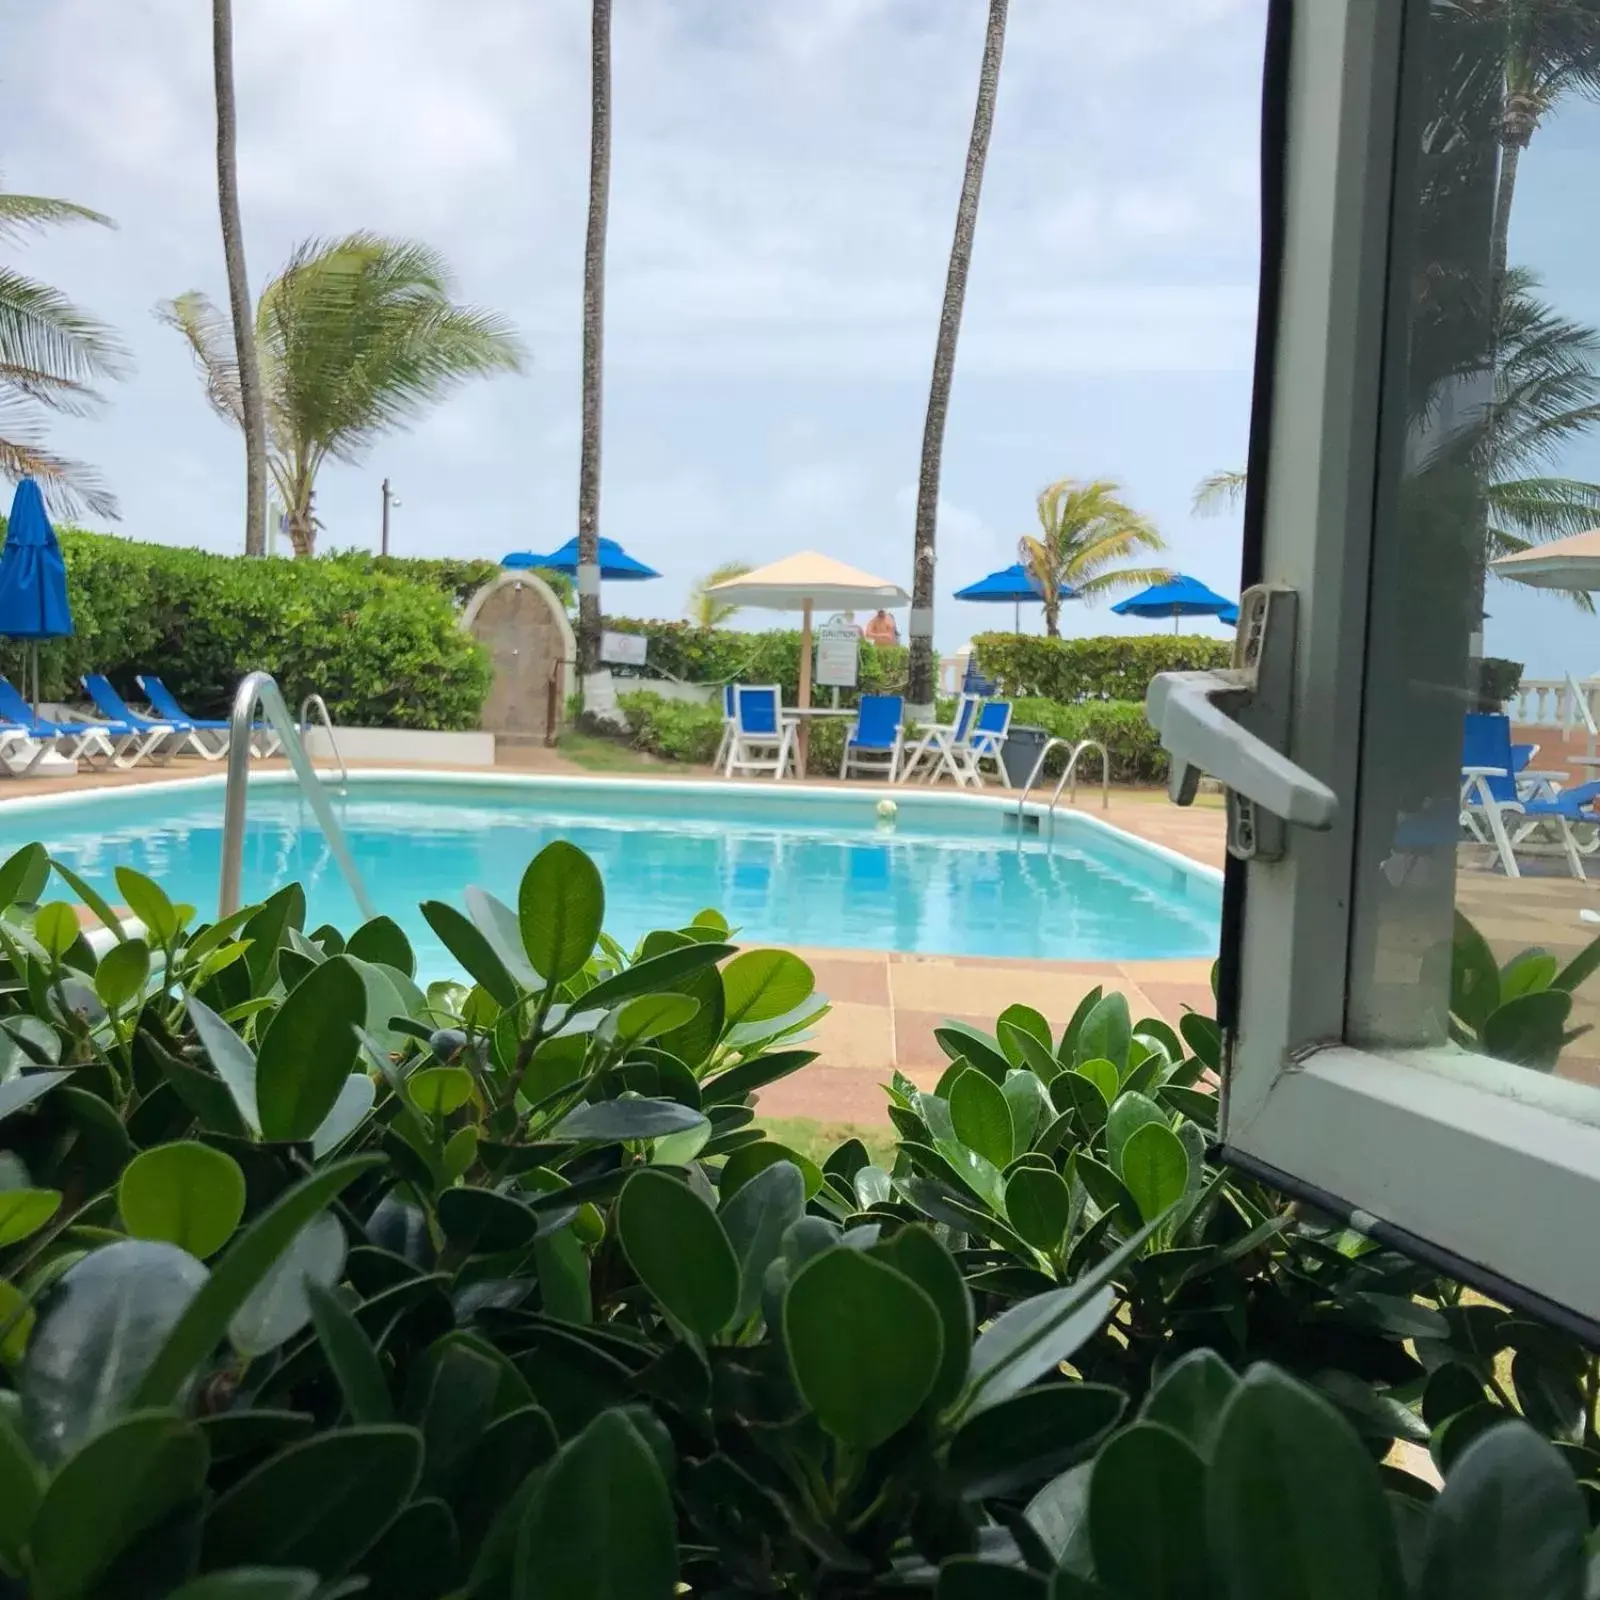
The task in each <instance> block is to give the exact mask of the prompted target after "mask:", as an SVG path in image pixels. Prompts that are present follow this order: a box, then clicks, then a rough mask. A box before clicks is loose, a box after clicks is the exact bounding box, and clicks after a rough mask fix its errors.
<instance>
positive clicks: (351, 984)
mask: <svg viewBox="0 0 1600 1600" xmlns="http://www.w3.org/2000/svg"><path fill="white" fill-rule="evenodd" d="M366 1009H367V998H366V989H365V986H364V985H363V984H362V981H361V975H360V973H359V972H358V971H357V970H356V968H355V966H354V965H352V963H351V962H350V960H349V959H348V958H347V957H345V956H334V957H332V958H331V959H330V960H328V961H324V962H323V963H322V965H321V966H319V967H316V968H314V969H313V970H312V971H311V972H310V973H308V974H307V975H306V977H304V978H303V979H302V980H301V981H300V982H299V983H298V984H297V985H296V986H295V987H294V988H293V989H291V990H290V991H289V993H288V995H286V996H285V998H284V1001H283V1004H282V1005H281V1006H280V1007H279V1008H278V1010H277V1012H276V1014H275V1015H274V1016H273V1018H272V1021H271V1022H269V1023H268V1024H267V1030H266V1032H265V1034H263V1035H262V1039H261V1048H260V1049H259V1050H258V1051H257V1052H256V1106H257V1109H258V1110H259V1112H260V1115H261V1134H262V1137H263V1138H266V1139H309V1138H310V1137H311V1136H312V1135H313V1134H314V1133H315V1132H316V1131H317V1129H318V1127H320V1126H321V1124H322V1121H323V1119H324V1118H325V1117H326V1116H327V1115H328V1113H329V1112H330V1111H331V1110H332V1109H333V1106H334V1102H335V1101H336V1100H338V1098H339V1091H340V1090H341V1089H342V1088H343V1087H344V1084H345V1079H346V1078H348V1077H349V1076H350V1070H351V1068H352V1067H354V1065H355V1063H356V1055H357V1051H358V1050H359V1045H358V1043H357V1039H356V1029H357V1028H358V1027H359V1026H360V1025H361V1023H362V1021H363V1019H364V1018H365V1016H366Z"/></svg>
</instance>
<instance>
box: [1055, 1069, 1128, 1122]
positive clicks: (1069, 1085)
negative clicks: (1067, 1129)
mask: <svg viewBox="0 0 1600 1600" xmlns="http://www.w3.org/2000/svg"><path fill="white" fill-rule="evenodd" d="M1084 1066H1085V1067H1086V1068H1091V1069H1095V1071H1084V1072H1078V1071H1070V1070H1069V1071H1066V1072H1060V1073H1057V1074H1056V1076H1055V1078H1054V1079H1053V1080H1052V1081H1051V1084H1050V1094H1051V1096H1052V1098H1053V1099H1054V1102H1055V1104H1056V1105H1057V1106H1058V1107H1059V1108H1060V1109H1061V1110H1062V1111H1064V1112H1072V1113H1074V1114H1075V1115H1076V1116H1077V1117H1078V1119H1079V1120H1080V1121H1081V1122H1082V1124H1083V1126H1084V1127H1085V1128H1086V1129H1087V1130H1088V1132H1089V1133H1090V1135H1094V1134H1096V1133H1098V1132H1099V1131H1100V1130H1101V1129H1102V1128H1103V1127H1105V1125H1106V1116H1107V1114H1108V1113H1109V1112H1110V1110H1111V1101H1110V1100H1109V1099H1107V1097H1106V1091H1105V1088H1104V1087H1103V1086H1102V1084H1101V1081H1100V1079H1099V1077H1098V1076H1096V1075H1095V1072H1097V1071H1098V1070H1099V1069H1101V1068H1104V1070H1105V1072H1106V1073H1107V1074H1108V1075H1109V1077H1110V1078H1111V1080H1112V1090H1111V1092H1112V1094H1113V1095H1114V1094H1115V1093H1116V1081H1115V1080H1116V1076H1117V1069H1116V1068H1115V1067H1114V1066H1112V1065H1111V1063H1110V1062H1109V1061H1086V1062H1085V1063H1084Z"/></svg>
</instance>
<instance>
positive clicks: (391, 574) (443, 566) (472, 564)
mask: <svg viewBox="0 0 1600 1600" xmlns="http://www.w3.org/2000/svg"><path fill="white" fill-rule="evenodd" d="M318 559H319V560H323V561H328V562H330V563H331V562H337V563H339V564H340V565H341V566H346V567H349V568H350V569H351V570H352V571H354V572H359V573H362V574H369V573H378V574H380V575H381V576H383V577H387V578H410V579H411V580H412V581H413V582H416V583H425V584H427V585H428V586H429V587H430V588H433V589H443V590H444V591H445V592H446V593H448V594H452V595H454V596H455V601H456V604H457V605H459V606H464V605H466V603H467V601H469V600H470V599H471V598H472V596H473V595H474V594H476V593H477V591H478V590H479V589H481V588H482V587H483V586H484V584H486V583H489V582H491V581H492V580H494V579H495V578H498V577H499V576H500V570H501V569H500V564H499V562H497V561H482V560H459V561H458V560H452V559H450V558H444V559H440V558H436V557H424V556H378V555H374V554H373V553H372V552H371V551H370V550H331V551H329V552H328V553H327V554H326V555H325V556H319V557H318ZM539 576H540V577H541V578H543V579H544V580H545V581H546V582H547V583H550V584H552V585H555V584H562V583H566V582H567V580H566V579H565V578H564V577H562V576H561V574H559V573H554V572H541V573H540V574H539ZM558 593H559V591H558Z"/></svg>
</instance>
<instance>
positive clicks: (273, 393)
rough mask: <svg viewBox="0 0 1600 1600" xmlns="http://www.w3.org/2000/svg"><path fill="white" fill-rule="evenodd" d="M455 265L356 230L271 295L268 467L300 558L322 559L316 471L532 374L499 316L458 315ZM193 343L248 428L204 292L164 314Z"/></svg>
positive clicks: (265, 333)
mask: <svg viewBox="0 0 1600 1600" xmlns="http://www.w3.org/2000/svg"><path fill="white" fill-rule="evenodd" d="M453 289H454V284H453V282H452V280H451V276H450V271H449V268H448V267H447V266H446V265H445V261H444V258H443V257H442V256H441V255H439V253H438V252H437V251H434V250H430V249H429V248H428V247H427V246H426V245H420V244H410V243H407V242H406V241H404V240H397V239H384V238H380V237H379V236H377V235H376V234H370V233H353V234H350V235H349V236H348V237H347V238H343V239H334V240H316V239H313V240H309V241H307V242H306V243H305V244H302V245H300V246H299V247H298V248H297V249H296V250H295V252H294V254H293V255H292V256H291V257H290V258H289V264H288V265H287V266H286V267H285V268H284V269H283V271H282V272H281V273H279V274H278V276H277V277H276V278H274V279H273V280H272V282H270V283H269V284H268V285H267V287H266V289H265V290H264V291H263V292H262V295H261V300H260V302H259V304H258V305H257V306H256V319H255V349H256V354H257V357H258V359H259V361H260V365H261V378H262V393H263V399H264V403H265V409H266V414H267V435H268V441H267V469H268V471H269V472H270V473H271V474H272V482H273V488H274V490H275V491H276V493H277V496H278V499H279V501H280V502H281V503H282V505H283V507H284V514H285V518H286V520H287V523H288V530H289V538H290V542H291V543H292V545H293V547H294V553H295V554H296V555H298V556H308V555H310V554H312V552H313V551H314V550H315V548H316V539H317V528H318V526H319V523H318V521H317V518H316V514H315V512H314V510H313V503H314V502H313V495H314V493H315V489H316V480H317V473H318V471H319V470H320V469H321V467H322V465H323V463H324V462H325V461H327V460H328V459H329V458H330V457H332V458H333V459H334V460H335V461H344V462H355V461H359V460H360V459H361V457H362V455H363V454H364V453H365V452H366V451H367V450H368V449H369V448H370V447H371V445H372V444H373V443H374V441H375V440H376V439H377V438H378V437H379V436H380V435H381V434H384V433H387V432H389V431H391V430H392V429H395V428H399V427H402V426H404V425H406V424H407V423H409V422H411V421H412V420H413V419H414V418H415V417H416V416H417V415H418V413H419V412H421V411H422V410H424V409H425V408H426V407H428V406H430V405H432V404H433V403H434V402H436V401H438V400H440V399H442V398H443V397H444V396H445V395H446V394H448V393H449V392H450V391H451V390H452V389H454V388H456V387H457V386H458V385H460V384H462V383H464V382H466V381H467V380H468V379H469V378H476V377H486V376H488V375H490V374H493V373H496V372H520V371H521V370H522V367H523V363H524V360H525V356H524V352H523V347H522V344H521V342H520V340H518V338H517V336H516V335H515V333H513V332H512V330H511V327H510V325H509V324H508V323H507V322H506V321H504V319H502V318H501V317H498V316H496V315H494V314H493V313H492V312H488V311H480V310H478V309H477V308H476V307H473V306H461V305H456V304H455V303H454V302H453V301H452V299H451V293H452V291H453ZM156 314H157V316H159V317H160V318H161V319H162V320H163V321H164V322H166V323H168V324H169V325H170V326H172V327H174V328H176V329H177V330H178V332H179V333H181V334H182V335H183V336H184V337H185V338H186V339H187V340H188V341H189V347H190V349H191V350H192V351H193V353H194V357H195V361H196V364H197V365H198V367H199V369H200V375H201V377H202V378H203V379H204V380H205V385H206V398H207V399H208V400H210V402H211V404H212V405H213V407H215V409H216V410H217V411H218V412H220V413H221V415H222V416H224V417H226V418H227V419H228V420H229V421H230V422H233V423H234V424H236V425H239V426H242V425H243V401H242V397H241V393H240V385H239V366H238V362H237V360H236V358H235V346H234V343H233V339H232V330H231V328H230V326H229V325H228V323H227V322H226V321H225V320H224V318H223V316H222V314H221V313H220V312H219V311H218V310H217V308H216V306H215V305H213V304H212V302H211V301H210V300H209V299H207V298H206V296H205V295H203V294H201V293H200V292H199V291H198V290H191V291H190V292H189V293H188V294H184V295H180V296H179V297H178V298H177V299H176V300H169V301H167V302H165V303H164V304H162V305H160V306H158V307H157V308H156Z"/></svg>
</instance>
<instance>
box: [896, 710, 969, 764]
mask: <svg viewBox="0 0 1600 1600" xmlns="http://www.w3.org/2000/svg"><path fill="white" fill-rule="evenodd" d="M977 709H978V697H977V696H976V695H975V694H964V695H962V696H961V698H960V699H959V700H957V702H956V720H955V721H954V722H949V723H936V724H935V725H934V726H933V727H931V728H924V729H923V732H922V737H921V738H920V739H918V740H917V742H916V743H915V744H914V745H912V746H911V748H910V749H909V750H908V751H907V752H906V757H905V763H904V765H902V767H901V768H900V781H901V783H910V782H911V780H912V778H913V777H914V776H915V775H916V772H917V769H918V767H920V766H922V765H923V764H924V763H925V762H926V763H927V764H928V767H929V771H928V775H927V777H926V778H924V779H923V782H924V783H932V782H933V781H934V779H935V778H937V777H938V776H939V774H940V773H941V772H948V773H949V774H950V776H951V777H952V778H954V779H955V780H956V782H957V783H960V782H961V774H960V772H959V771H958V770H957V768H956V764H955V760H954V757H953V756H952V754H951V752H952V751H953V750H955V749H956V748H957V747H958V746H960V745H963V744H965V743H966V742H967V735H968V733H969V732H970V731H971V728H972V719H973V716H974V715H975V714H976V712H977Z"/></svg>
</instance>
